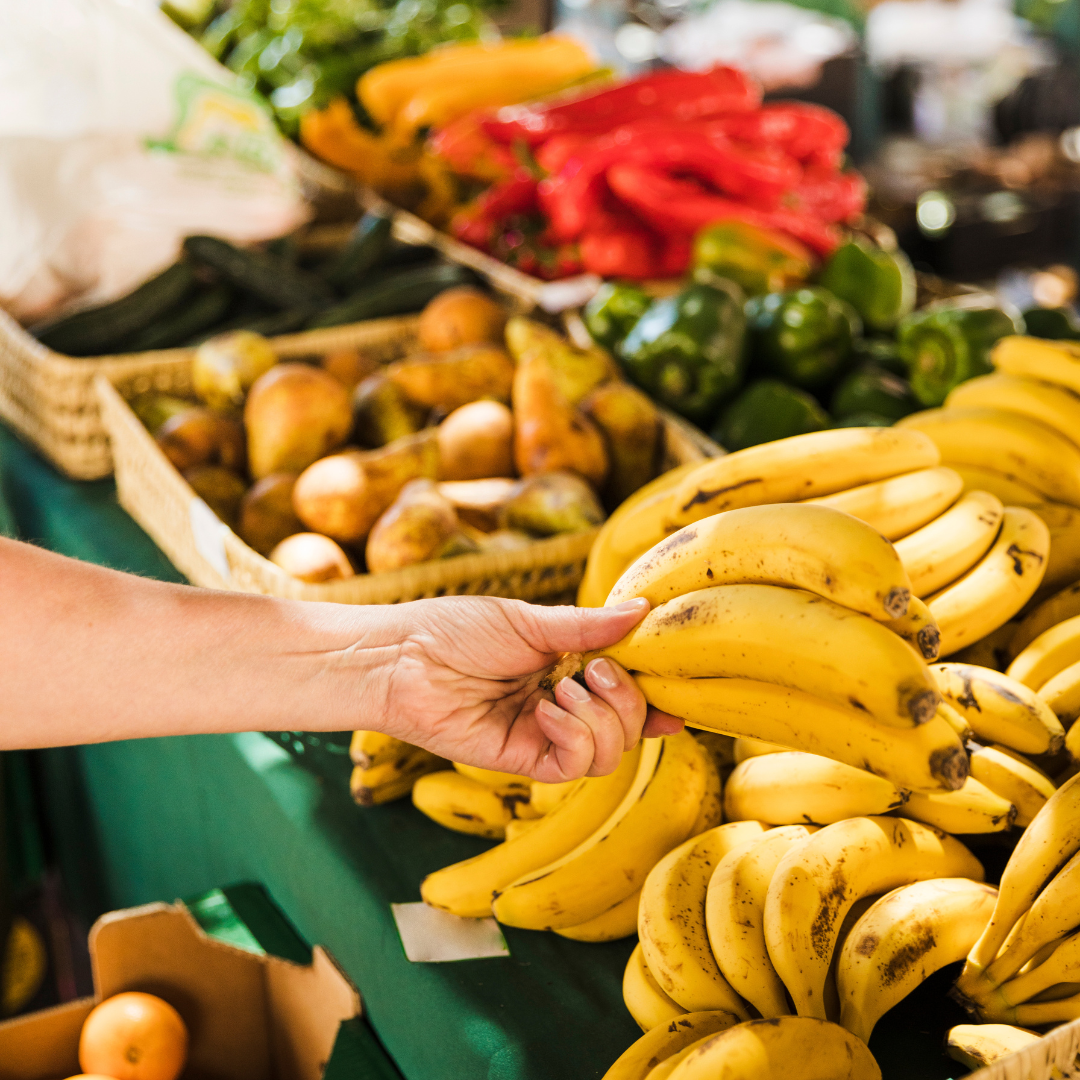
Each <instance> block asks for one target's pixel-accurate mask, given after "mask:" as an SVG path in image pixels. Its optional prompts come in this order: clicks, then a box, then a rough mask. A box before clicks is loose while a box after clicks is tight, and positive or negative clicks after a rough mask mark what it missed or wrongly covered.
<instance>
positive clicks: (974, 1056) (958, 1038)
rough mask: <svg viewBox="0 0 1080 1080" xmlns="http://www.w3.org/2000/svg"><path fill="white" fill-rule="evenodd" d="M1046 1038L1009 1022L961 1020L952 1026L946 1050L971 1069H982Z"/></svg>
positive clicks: (954, 1058)
mask: <svg viewBox="0 0 1080 1080" xmlns="http://www.w3.org/2000/svg"><path fill="white" fill-rule="evenodd" d="M1040 1038H1042V1036H1041V1035H1038V1034H1037V1033H1036V1032H1034V1031H1027V1030H1026V1029H1025V1028H1018V1027H1012V1026H1011V1025H1009V1024H958V1025H957V1026H956V1027H954V1028H951V1029H950V1030H949V1037H948V1041H947V1044H946V1047H945V1053H947V1054H948V1055H949V1057H951V1058H952V1059H953V1061H959V1062H960V1064H961V1065H966V1066H967V1067H968V1068H969V1069H981V1068H983V1067H984V1066H986V1065H993V1064H994V1062H995V1061H998V1060H1000V1059H1001V1058H1003V1057H1008V1056H1009V1055H1010V1054H1015V1053H1016V1052H1017V1051H1018V1050H1023V1049H1024V1047H1025V1046H1030V1045H1031V1044H1032V1043H1034V1042H1038V1041H1039V1039H1040Z"/></svg>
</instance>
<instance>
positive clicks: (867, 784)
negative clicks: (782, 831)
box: [724, 750, 904, 825]
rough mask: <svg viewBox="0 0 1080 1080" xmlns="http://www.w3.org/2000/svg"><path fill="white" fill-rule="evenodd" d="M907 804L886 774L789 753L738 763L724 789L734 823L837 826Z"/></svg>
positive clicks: (816, 757)
mask: <svg viewBox="0 0 1080 1080" xmlns="http://www.w3.org/2000/svg"><path fill="white" fill-rule="evenodd" d="M903 803H904V796H903V795H901V794H900V792H899V791H897V790H896V786H895V785H894V784H891V783H890V782H889V781H888V780H883V779H882V778H881V777H880V776H874V774H873V773H869V772H866V771H865V770H864V769H856V768H853V767H852V766H851V765H844V764H843V763H841V762H839V761H833V760H832V759H831V758H826V757H818V756H817V755H816V754H805V753H800V752H799V751H796V750H789V751H787V752H786V753H783V754H768V755H766V756H765V757H752V758H750V759H749V760H747V761H744V762H743V763H742V764H741V765H736V766H735V770H734V772H732V774H731V776H729V777H728V782H727V784H726V785H725V787H724V816H725V817H727V819H728V820H729V821H739V820H743V819H755V818H756V819H757V820H759V821H767V822H769V823H770V824H772V825H802V824H808V825H831V824H832V823H833V822H835V821H842V820H843V819H844V818H849V817H860V816H865V815H869V814H886V813H888V812H889V811H890V810H895V809H896V808H897V807H898V806H901V805H902V804H903Z"/></svg>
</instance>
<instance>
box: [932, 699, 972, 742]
mask: <svg viewBox="0 0 1080 1080" xmlns="http://www.w3.org/2000/svg"><path fill="white" fill-rule="evenodd" d="M937 714H938V716H940V717H941V719H942V720H944V721H945V723H947V724H948V725H949V727H951V728H952V729H953V731H955V732H956V737H957V738H958V739H959V740H960V741H961V742H962V743H963V744H964V745H965V746H967V744H968V740H969V739H974V738H975V732H974V731H973V730H972V728H971V725H970V724H969V723H968V722H967V720H965V719H964V718H963V717H962V716H961V715H960V714H959V713H958V712H957V711H956V710H955V709H954V708H953V707H952V706H951V705H950V704H948V703H947V702H945V701H943V702H941V704H940V705H938V707H937Z"/></svg>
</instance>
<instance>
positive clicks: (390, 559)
mask: <svg viewBox="0 0 1080 1080" xmlns="http://www.w3.org/2000/svg"><path fill="white" fill-rule="evenodd" d="M460 532H461V525H460V522H459V521H458V516H457V514H456V513H455V512H454V508H453V506H452V505H451V504H450V501H449V500H448V499H446V498H444V497H443V496H442V495H440V494H439V489H438V487H437V485H435V484H434V483H433V482H432V481H431V480H411V481H409V483H407V484H406V485H405V486H404V487H403V488H402V489H401V493H400V494H399V495H398V497H397V499H395V500H394V503H393V505H392V506H391V507H390V508H389V509H388V510H387V511H386V513H385V514H383V515H382V517H380V518H379V520H378V521H377V522H376V523H375V526H374V527H373V528H372V530H371V535H370V536H369V537H368V541H367V547H366V549H365V551H364V554H365V557H366V559H367V567H368V570H369V571H370V572H371V573H372V574H380V573H382V572H383V571H385V570H400V569H401V568H402V567H403V566H412V565H413V564H414V563H420V562H427V561H428V560H429V559H437V558H440V557H441V556H442V554H443V553H444V551H445V549H446V548H447V547H448V546H450V545H451V543H452V542H453V543H454V548H455V553H458V552H459V550H460V544H458V543H456V541H457V540H458V539H459V533H460ZM473 550H476V549H475V546H474V547H473Z"/></svg>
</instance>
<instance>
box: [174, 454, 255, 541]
mask: <svg viewBox="0 0 1080 1080" xmlns="http://www.w3.org/2000/svg"><path fill="white" fill-rule="evenodd" d="M184 479H185V480H186V481H187V482H188V483H189V484H190V485H191V486H192V488H193V489H194V491H195V494H196V495H198V496H199V498H201V499H202V501H203V502H204V503H206V505H207V506H209V507H210V509H211V510H213V511H214V513H215V514H217V516H218V517H219V518H221V520H222V521H224V522H225V524H226V525H228V526H229V528H232V527H233V526H234V525H235V524H236V518H237V515H238V514H239V513H240V502H241V500H242V499H243V497H244V488H245V485H244V481H243V480H241V479H240V477H239V476H237V475H236V473H234V472H230V471H229V470H228V469H225V468H222V466H220V465H196V466H195V467H194V468H192V469H188V470H186V471H185V473H184Z"/></svg>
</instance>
